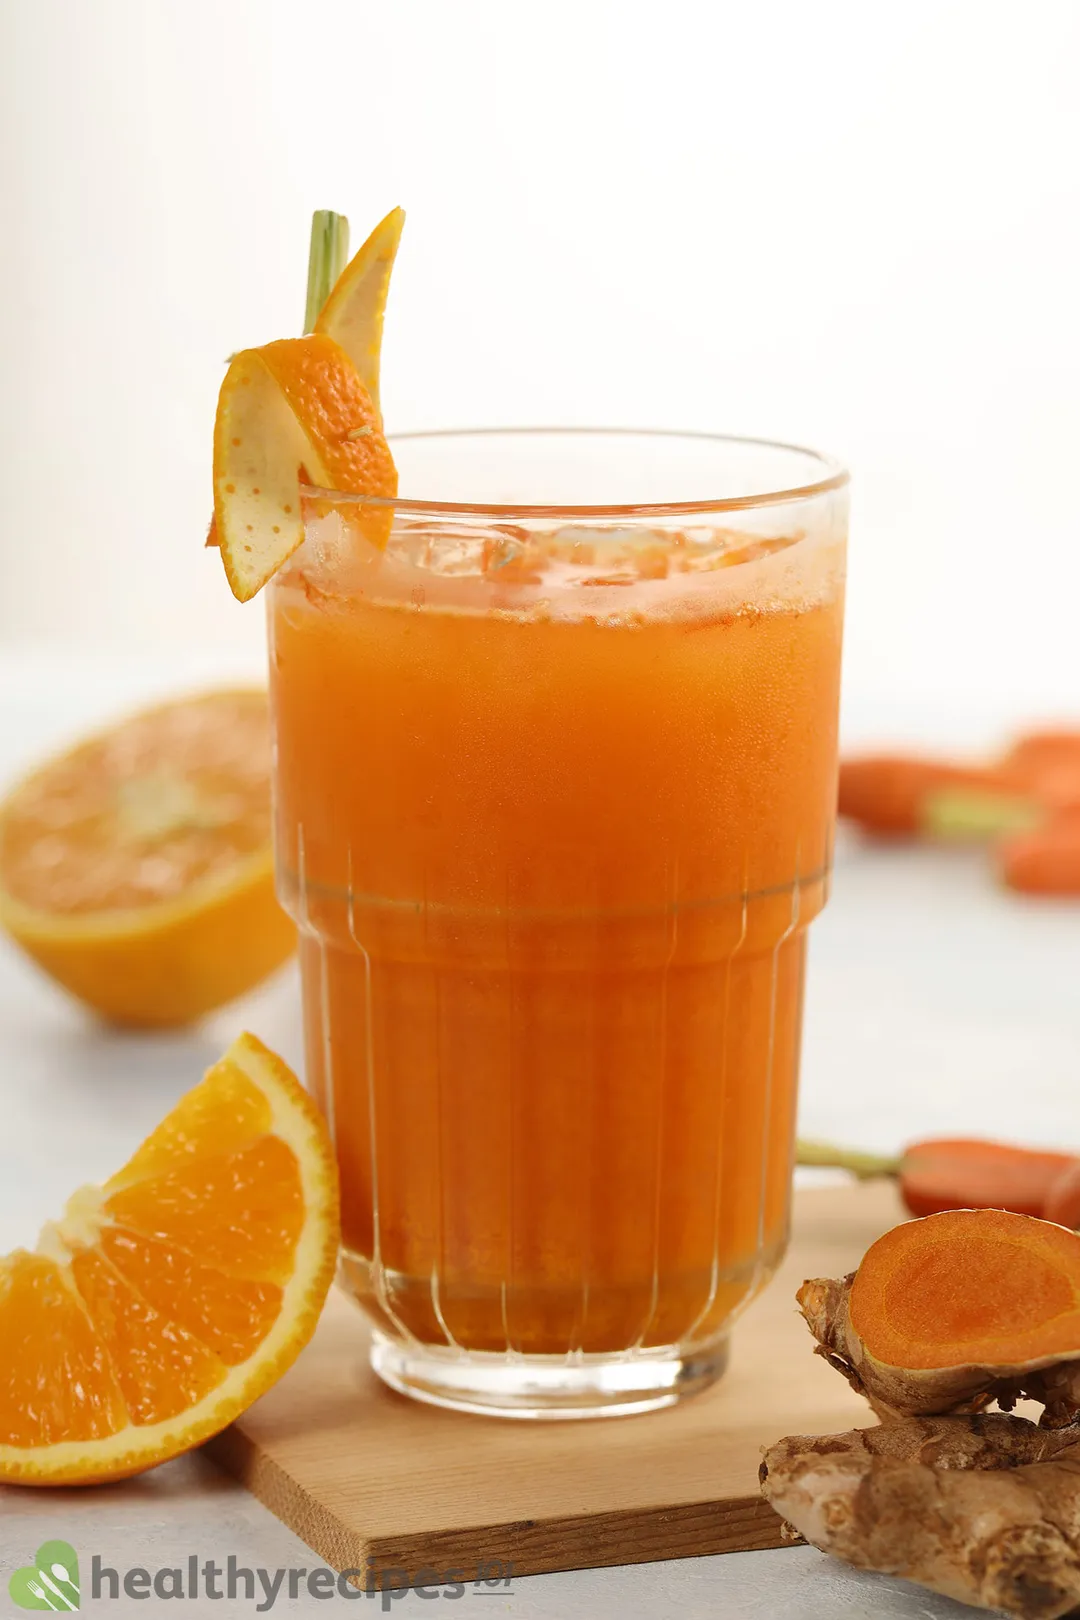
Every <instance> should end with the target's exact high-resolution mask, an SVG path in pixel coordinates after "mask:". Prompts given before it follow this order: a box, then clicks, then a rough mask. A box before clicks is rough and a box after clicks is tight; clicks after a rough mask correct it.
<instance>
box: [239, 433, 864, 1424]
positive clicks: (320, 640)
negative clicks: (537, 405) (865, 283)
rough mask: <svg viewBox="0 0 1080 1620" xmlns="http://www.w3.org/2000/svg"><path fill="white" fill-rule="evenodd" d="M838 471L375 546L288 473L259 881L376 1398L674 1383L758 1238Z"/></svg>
mask: <svg viewBox="0 0 1080 1620" xmlns="http://www.w3.org/2000/svg"><path fill="white" fill-rule="evenodd" d="M792 454H794V452H792ZM807 459H810V458H807ZM815 470H817V471H818V473H819V476H820V477H821V478H822V479H824V478H825V474H822V473H821V472H820V467H819V468H816V469H815ZM837 476H839V475H837ZM804 481H805V480H804ZM841 482H842V480H841ZM843 495H844V492H843V490H842V488H837V487H836V484H835V482H834V483H833V484H832V485H828V486H825V485H824V484H823V487H822V489H821V491H820V492H817V491H812V492H811V493H810V494H809V495H805V496H804V497H803V498H802V499H801V500H793V501H791V502H789V503H788V505H787V506H785V505H784V504H782V503H781V504H778V505H776V506H775V509H768V508H767V509H766V516H767V518H768V522H767V524H766V525H764V526H763V524H762V522H761V513H760V512H755V511H753V509H751V514H750V515H751V516H752V517H754V518H756V519H757V526H756V528H752V529H748V528H747V527H746V523H747V517H746V515H745V513H744V512H743V510H742V509H738V510H737V511H735V512H734V513H731V514H728V513H726V512H724V511H719V512H712V511H708V510H705V511H703V512H702V514H701V515H695V516H694V517H693V518H692V520H689V521H688V519H687V517H686V516H685V515H684V514H682V513H680V514H679V515H678V516H677V517H676V516H672V515H667V516H664V517H663V519H662V520H661V519H660V518H659V517H656V516H644V517H643V516H641V515H639V514H636V513H635V514H634V515H633V516H632V517H630V518H625V519H624V518H610V517H604V518H600V517H596V518H594V517H591V516H590V515H589V513H588V509H585V511H584V512H578V513H577V514H576V515H575V516H573V517H571V518H569V519H564V520H562V521H560V520H557V519H551V518H548V519H546V520H545V519H544V518H540V517H530V518H528V519H519V518H517V517H515V516H514V515H513V514H511V519H510V521H507V519H506V518H503V517H500V518H494V517H491V516H487V515H485V516H477V515H475V514H468V513H464V514H453V515H451V514H447V515H439V514H436V515H431V514H428V513H424V512H421V513H413V514H410V513H409V512H408V511H407V510H403V509H402V506H403V504H404V503H400V504H399V510H398V513H397V515H396V517H395V522H394V529H393V532H392V534H391V538H390V541H389V544H388V546H387V549H386V551H385V553H378V552H376V551H375V550H374V549H373V548H371V547H370V546H369V545H368V544H367V542H366V541H362V540H359V539H358V538H357V537H356V535H355V531H354V530H351V529H350V525H349V522H348V513H347V510H346V505H347V503H346V502H345V501H344V499H342V501H341V503H340V505H339V506H337V507H335V506H332V505H331V504H330V503H327V502H320V503H319V506H318V509H317V512H316V510H315V508H314V504H313V508H312V515H311V516H310V517H309V522H308V539H307V542H306V543H305V545H304V547H303V548H302V549H301V551H300V552H298V553H297V554H296V556H295V558H294V559H293V561H292V563H291V564H290V566H289V567H288V568H287V570H286V571H285V572H284V574H283V575H281V576H279V578H278V580H277V581H276V582H275V585H274V587H273V590H272V599H271V608H270V612H271V663H272V696H273V709H274V716H275V729H276V750H277V760H276V771H277V775H276V792H277V802H276V822H277V840H278V860H279V882H280V891H281V895H282V898H283V901H284V903H285V904H286V906H287V907H288V909H289V911H290V912H291V914H292V916H293V917H294V918H295V919H296V921H297V923H298V925H299V928H300V932H301V947H300V949H301V970H302V977H303V990H304V1004H305V1027H306V1040H307V1067H308V1076H309V1083H310V1084H311V1085H312V1087H313V1089H314V1091H315V1093H316V1095H317V1096H318V1098H319V1100H320V1102H321V1104H322V1106H323V1108H324V1110H325V1112H326V1114H327V1117H328V1119H329V1121H330V1124H331V1128H332V1131H333V1135H334V1140H335V1143H336V1147H337V1154H338V1161H339V1165H340V1171H341V1185H342V1206H343V1207H342V1218H343V1243H344V1253H343V1260H342V1279H343V1282H344V1284H345V1287H346V1288H347V1289H348V1290H349V1291H350V1292H352V1293H353V1294H354V1296H355V1297H356V1298H357V1299H358V1300H360V1302H361V1303H362V1304H363V1305H364V1306H365V1308H366V1309H367V1311H368V1312H369V1314H370V1315H371V1316H372V1318H373V1319H374V1321H375V1324H376V1327H377V1335H376V1352H375V1360H376V1365H377V1367H378V1369H379V1371H380V1372H382V1373H383V1375H384V1376H385V1377H387V1378H388V1379H389V1381H391V1382H393V1383H397V1384H398V1385H399V1386H400V1387H404V1388H409V1389H411V1391H412V1393H419V1394H421V1395H422V1396H426V1397H427V1398H429V1399H435V1400H440V1401H444V1402H447V1403H449V1404H456V1405H459V1406H465V1407H469V1408H471V1409H480V1410H487V1409H492V1410H506V1411H511V1412H524V1413H527V1414H528V1415H533V1416H536V1415H552V1414H554V1415H558V1414H559V1413H560V1412H571V1411H573V1412H581V1411H602V1410H619V1411H626V1410H632V1409H638V1408H641V1407H644V1406H648V1405H655V1404H658V1403H660V1402H662V1401H666V1400H671V1399H674V1398H676V1396H677V1395H678V1394H680V1393H682V1392H684V1390H686V1389H689V1388H693V1387H697V1385H699V1384H700V1383H703V1382H707V1381H708V1380H709V1379H710V1378H712V1377H714V1376H715V1375H716V1372H717V1371H718V1370H719V1368H720V1366H722V1363H723V1353H724V1351H723V1346H724V1340H725V1338H726V1335H727V1332H728V1329H729V1325H730V1322H731V1319H732V1316H733V1315H734V1313H735V1312H736V1311H737V1310H738V1309H739V1308H740V1307H741V1306H742V1305H743V1304H745V1302H746V1301H747V1300H748V1299H749V1298H750V1297H751V1296H752V1295H753V1294H754V1293H755V1291H756V1290H757V1289H758V1288H760V1287H761V1285H762V1284H763V1283H764V1282H765V1280H767V1278H768V1277H769V1275H770V1274H771V1272H772V1271H773V1269H774V1268H775V1266H776V1264H777V1262H778V1260H779V1258H780V1256H781V1254H782V1251H783V1248H784V1245H785V1242H786V1238H787V1229H788V1211H789V1190H790V1182H791V1169H792V1152H793V1137H794V1127H795V1102H796V1085H797V1075H798V1063H799V1036H800V1021H801V1013H802V996H803V977H804V963H805V953H806V927H807V924H808V923H809V922H810V921H811V920H812V919H813V917H814V916H816V914H817V912H818V911H819V910H820V909H821V906H822V904H823V902H824V899H825V895H826V890H827V883H828V872H829V862H830V851H831V839H832V827H833V814H834V804H835V796H836V716H837V702H838V682H839V669H840V639H841V615H842V571H843V518H844V514H843Z"/></svg>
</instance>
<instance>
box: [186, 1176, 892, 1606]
mask: <svg viewBox="0 0 1080 1620" xmlns="http://www.w3.org/2000/svg"><path fill="white" fill-rule="evenodd" d="M902 1218H903V1212H902V1210H901V1208H900V1205H899V1202H898V1199H897V1197H896V1194H895V1192H894V1191H893V1189H892V1188H891V1187H890V1186H888V1185H883V1184H876V1185H871V1186H865V1187H856V1186H852V1187H837V1188H832V1187H830V1188H823V1189H808V1190H806V1191H803V1192H800V1193H799V1194H798V1195H797V1196H796V1200H795V1226H794V1239H793V1243H792V1247H791V1251H790V1253H789V1255H788V1258H787V1260H786V1262H785V1264H784V1266H783V1267H782V1269H781V1271H780V1273H779V1275H778V1276H777V1277H776V1278H775V1279H774V1281H773V1282H772V1284H771V1286H770V1287H769V1288H768V1290H767V1291H766V1293H765V1294H764V1295H763V1296H762V1298H761V1299H759V1300H758V1301H757V1302H756V1303H755V1304H754V1305H753V1306H752V1307H751V1309H750V1310H749V1311H748V1312H747V1315H746V1317H745V1319H744V1320H743V1321H741V1322H740V1323H739V1324H738V1325H737V1327H736V1329H735V1332H734V1336H733V1342H732V1355H731V1364H730V1366H729V1368H728V1371H727V1373H726V1374H725V1375H724V1377H723V1378H722V1379H721V1380H720V1382H719V1383H718V1384H716V1385H715V1386H714V1387H713V1388H712V1389H711V1390H709V1391H707V1392H706V1393H705V1394H702V1395H698V1396H695V1397H693V1398H692V1399H689V1400H686V1401H684V1402H682V1403H681V1404H680V1405H678V1406H675V1407H670V1408H668V1409H666V1410H664V1411H660V1412H653V1413H648V1414H644V1415H642V1416H638V1417H624V1418H604V1419H599V1420H597V1421H595V1422H566V1423H551V1422H545V1423H529V1422H521V1421H517V1422H512V1421H508V1420H506V1419H502V1418H487V1417H473V1416H468V1415H462V1414H458V1413H454V1412H446V1411H441V1410H439V1409H438V1408H435V1407H430V1406H422V1405H420V1404H419V1403H418V1402H415V1401H411V1400H409V1399H408V1398H406V1397H405V1396H402V1395H397V1394H394V1393H393V1392H392V1391H391V1390H389V1389H387V1388H385V1386H384V1385H383V1384H382V1383H381V1382H380V1381H379V1380H378V1379H377V1378H376V1377H375V1375H374V1373H372V1372H371V1370H370V1368H369V1367H368V1364H367V1338H368V1334H367V1328H366V1326H365V1324H364V1321H363V1319H362V1317H361V1316H360V1314H359V1312H358V1311H357V1310H356V1308H355V1306H353V1305H352V1304H351V1303H349V1302H348V1301H347V1300H345V1299H344V1298H342V1297H341V1296H340V1295H338V1294H336V1293H335V1294H334V1295H332V1296H331V1299H330V1301H329V1303H328V1305H327V1308H326V1311H325V1313H324V1316H323V1319H322V1322H321V1323H320V1325H319V1329H318V1331H317V1333H316V1335H315V1338H314V1339H313V1341H312V1343H311V1344H310V1345H309V1346H308V1348H307V1349H306V1350H305V1351H304V1353H303V1355H302V1356H301V1357H300V1359H299V1361H298V1362H297V1364H296V1366H295V1367H294V1368H293V1369H292V1371H291V1372H289V1373H287V1374H286V1376H285V1377H284V1378H283V1379H282V1381H281V1382H280V1383H279V1384H278V1385H277V1386H276V1388H274V1389H273V1390H271V1391H270V1393H269V1394H267V1395H265V1396H263V1398H262V1400H260V1401H258V1402H257V1403H256V1404H255V1406H253V1407H252V1408H251V1410H250V1411H249V1412H247V1413H246V1414H245V1415H244V1417H242V1418H241V1419H240V1421H239V1422H238V1423H236V1424H234V1425H233V1427H232V1428H231V1429H228V1430H226V1431H225V1433H224V1434H223V1435H220V1436H218V1438H217V1440H215V1441H213V1442H212V1443H211V1450H212V1454H213V1455H214V1456H215V1457H216V1458H217V1459H218V1461H219V1462H221V1463H222V1464H223V1465H224V1466H225V1467H226V1468H227V1469H228V1470H229V1471H230V1472H231V1473H234V1474H235V1475H236V1476H237V1477H238V1478H239V1479H240V1480H241V1481H242V1482H243V1483H244V1484H245V1485H247V1486H248V1488H249V1489H250V1490H251V1491H253V1492H254V1494H255V1495H256V1496H257V1497H258V1498H259V1499H260V1501H262V1502H264V1503H265V1504H266V1506H267V1507H268V1508H269V1509H270V1510H271V1512H272V1513H275V1514H276V1515H277V1517H278V1518H279V1519H281V1520H283V1521H284V1523H285V1524H287V1525H288V1526H289V1528H290V1529H292V1530H294V1531H295V1532H296V1533H297V1535H299V1536H300V1537H301V1538H302V1539H303V1540H304V1541H305V1542H306V1543H307V1544H308V1546H310V1547H311V1548H312V1549H313V1550H314V1551H315V1552H316V1553H317V1554H318V1555H319V1557H320V1558H321V1559H323V1560H324V1561H325V1562H326V1563H327V1564H329V1565H331V1566H332V1567H333V1568H335V1569H337V1570H339V1571H340V1570H343V1569H353V1570H364V1571H367V1572H368V1575H367V1579H368V1580H369V1581H371V1580H372V1578H373V1577H372V1576H371V1573H370V1569H371V1567H372V1566H373V1567H374V1570H375V1571H376V1575H375V1577H374V1579H375V1581H376V1582H378V1581H379V1580H382V1582H383V1584H386V1585H406V1584H409V1582H410V1581H415V1580H416V1579H417V1576H418V1575H420V1572H421V1571H426V1572H429V1573H427V1574H425V1575H424V1576H423V1577H422V1579H424V1580H425V1581H426V1582H430V1583H431V1584H435V1583H434V1581H433V1580H432V1576H431V1574H430V1572H431V1571H435V1572H436V1574H437V1575H438V1577H439V1578H440V1579H442V1580H447V1579H453V1578H454V1577H453V1576H452V1575H451V1574H449V1573H448V1572H451V1571H455V1570H461V1571H465V1572H466V1573H465V1575H464V1577H463V1578H464V1579H465V1580H467V1581H472V1580H475V1579H476V1578H477V1577H478V1573H479V1574H481V1575H482V1574H483V1572H484V1571H490V1572H491V1573H492V1574H493V1575H495V1574H497V1573H498V1572H499V1571H503V1572H510V1571H512V1573H513V1574H514V1575H532V1574H540V1573H542V1572H545V1571H549V1570H559V1569H581V1568H586V1567H598V1566H601V1565H605V1564H628V1563H642V1562H645V1561H648V1560H650V1559H657V1558H687V1557H692V1556H695V1555H697V1554H700V1553H716V1552H736V1551H741V1550H748V1549H752V1548H761V1547H778V1546H780V1545H781V1544H782V1543H781V1538H780V1520H779V1519H778V1518H777V1517H776V1515H775V1513H774V1512H773V1511H772V1509H771V1508H770V1507H768V1506H767V1505H766V1503H765V1502H763V1501H762V1499H761V1497H760V1495H759V1494H758V1483H757V1471H758V1464H759V1462H760V1460H761V1450H762V1447H763V1446H765V1445H768V1444H770V1443H771V1442H772V1441H774V1440H777V1439H779V1438H780V1436H782V1435H785V1434H798V1433H827V1432H830V1431H833V1430H841V1429H850V1428H852V1427H854V1426H856V1425H859V1424H862V1425H864V1426H865V1425H866V1424H868V1423H869V1422H872V1421H873V1420H872V1418H871V1415H870V1413H869V1411H868V1409H867V1407H866V1405H865V1403H864V1402H863V1401H861V1400H860V1399H859V1398H858V1397H857V1396H855V1395H854V1394H852V1392H851V1391H850V1390H849V1389H848V1387H847V1385H846V1384H845V1382H844V1380H843V1379H842V1378H841V1377H839V1376H838V1374H837V1373H835V1372H834V1371H833V1370H832V1369H831V1368H830V1367H828V1366H826V1364H825V1363H824V1362H823V1361H822V1360H821V1359H820V1358H819V1357H817V1356H815V1355H813V1354H812V1351H811V1341H810V1337H809V1334H808V1332H807V1330H806V1327H805V1326H804V1324H803V1322H802V1320H801V1318H800V1317H799V1315H798V1313H797V1309H796V1307H795V1301H794V1291H795V1289H796V1288H797V1287H798V1285H799V1283H800V1282H801V1281H802V1279H803V1278H804V1277H814V1276H839V1275H841V1274H842V1273H844V1272H846V1271H850V1270H852V1269H853V1268H854V1267H855V1265H856V1264H857V1263H858V1260H859V1258H860V1257H861V1255H862V1254H863V1252H864V1250H865V1249H866V1248H867V1246H868V1245H869V1244H870V1243H871V1242H872V1241H873V1240H874V1238H875V1237H877V1236H878V1235H879V1234H880V1233H881V1232H883V1231H884V1230H885V1229H886V1228H887V1227H889V1226H892V1225H894V1224H895V1223H896V1222H897V1221H898V1220H900V1219H902Z"/></svg>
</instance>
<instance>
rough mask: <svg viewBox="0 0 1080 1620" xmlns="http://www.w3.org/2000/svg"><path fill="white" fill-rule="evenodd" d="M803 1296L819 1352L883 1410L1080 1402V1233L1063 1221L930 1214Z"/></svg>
mask: <svg viewBox="0 0 1080 1620" xmlns="http://www.w3.org/2000/svg"><path fill="white" fill-rule="evenodd" d="M797 1298H798V1301H799V1307H800V1309H801V1311H802V1313H803V1316H804V1317H805V1318H806V1321H807V1323H808V1324H809V1327H810V1330H811V1332H812V1333H813V1335H814V1337H815V1339H816V1340H817V1341H818V1354H820V1355H823V1356H824V1357H825V1359H826V1360H827V1361H828V1362H829V1363H830V1364H831V1365H832V1366H833V1367H835V1368H836V1369H837V1370H838V1371H839V1372H841V1373H842V1374H843V1375H844V1377H845V1378H847V1380H848V1382H849V1383H850V1384H851V1385H852V1387H853V1388H854V1389H856V1390H858V1391H859V1392H860V1393H861V1394H863V1395H865V1396H866V1398H867V1399H868V1401H869V1402H870V1405H871V1406H872V1407H873V1409H874V1411H875V1412H876V1413H877V1415H878V1416H879V1417H881V1418H886V1419H888V1418H897V1417H910V1416H922V1415H927V1414H931V1413H938V1412H978V1411H981V1410H982V1409H983V1408H985V1407H986V1406H988V1405H989V1404H990V1403H991V1402H992V1401H995V1400H996V1401H997V1402H998V1404H999V1405H1000V1406H1003V1407H1006V1408H1008V1407H1011V1406H1012V1405H1013V1404H1014V1403H1015V1402H1016V1401H1017V1400H1019V1399H1020V1398H1021V1397H1025V1396H1026V1397H1028V1398H1029V1399H1032V1400H1036V1401H1039V1402H1040V1403H1041V1404H1042V1405H1043V1406H1044V1407H1045V1411H1044V1412H1043V1416H1042V1423H1043V1426H1044V1427H1047V1428H1058V1427H1061V1426H1063V1425H1065V1424H1069V1423H1073V1422H1075V1421H1076V1419H1077V1416H1078V1414H1080V1235H1078V1234H1077V1233H1075V1232H1069V1231H1066V1230H1065V1229H1064V1228H1063V1227H1060V1226H1053V1225H1051V1224H1050V1223H1049V1222H1048V1221H1040V1220H1035V1219H1034V1218H1033V1217H1031V1216H1028V1215H1015V1214H1011V1213H1009V1212H1007V1211H1005V1210H997V1209H960V1210H950V1211H947V1212H945V1213H942V1214H940V1215H928V1216H926V1217H925V1219H923V1220H917V1221H908V1222H906V1223H905V1224H904V1225H902V1226H897V1227H894V1228H893V1230H892V1231H891V1232H886V1234H885V1236H884V1237H881V1238H879V1239H878V1240H877V1242H876V1243H874V1244H872V1245H871V1246H870V1248H869V1249H868V1250H867V1252H866V1254H865V1255H864V1257H863V1260H862V1263H861V1265H860V1266H859V1269H858V1271H856V1272H853V1273H852V1274H851V1275H850V1276H849V1277H845V1278H842V1279H839V1280H830V1279H826V1278H816V1279H812V1280H811V1281H808V1282H805V1283H803V1285H802V1287H801V1288H800V1289H799V1292H798V1295H797ZM1078 1466H1080V1465H1078Z"/></svg>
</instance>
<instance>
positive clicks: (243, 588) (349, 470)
mask: <svg viewBox="0 0 1080 1620" xmlns="http://www.w3.org/2000/svg"><path fill="white" fill-rule="evenodd" d="M404 217H405V216H404V214H403V213H402V212H401V210H400V209H395V210H394V211H393V213H391V214H388V215H387V217H386V219H384V220H383V221H382V223H381V224H380V225H378V226H377V227H376V229H375V230H374V231H373V232H372V234H371V236H369V237H368V240H367V241H366V242H365V243H364V246H363V247H362V248H361V249H360V251H359V253H357V254H356V255H355V257H354V258H353V259H352V260H351V261H350V263H349V264H348V265H346V267H345V269H344V271H343V272H342V274H341V276H340V277H339V278H338V281H337V283H336V285H335V286H334V288H333V290H332V292H331V294H330V297H329V299H328V300H327V302H326V304H325V305H324V307H323V310H322V313H321V314H320V315H319V317H318V319H317V322H316V327H315V330H314V331H313V332H311V333H309V334H308V336H306V337H302V338H284V339H281V340H280V341H278V342H276V343H267V344H264V345H263V346H262V347H261V348H257V349H245V350H243V351H242V352H241V353H240V354H237V355H234V356H233V359H232V361H231V363H230V365H229V369H228V371H227V372H226V374H225V380H224V382H223V383H222V385H221V392H220V395H219V397H218V409H217V419H216V421H215V424H214V523H213V532H212V538H214V539H216V541H217V543H218V545H219V546H220V549H221V557H222V561H223V563H224V565H225V573H226V576H227V578H228V581H229V584H230V586H231V587H232V591H233V595H234V596H236V597H238V598H239V600H240V601H241V602H246V601H248V600H250V598H251V597H252V596H254V595H255V594H256V592H258V591H259V590H261V589H262V587H263V586H264V585H265V584H266V582H267V580H268V579H270V578H271V577H272V575H274V574H275V573H276V572H277V571H278V569H279V568H280V567H281V566H282V564H283V563H285V562H286V561H287V560H288V558H289V557H290V556H291V555H292V553H293V552H294V551H295V550H296V549H297V547H298V546H299V545H300V544H301V542H302V541H303V538H304V525H303V513H302V509H301V499H302V495H301V486H302V484H304V483H308V484H317V485H321V486H322V487H323V488H325V489H334V490H340V491H342V492H344V493H346V494H353V495H373V496H377V497H382V498H385V497H390V496H393V495H396V494H397V471H396V469H395V467H394V462H393V458H392V456H391V454H390V450H389V447H388V445H387V443H386V439H385V438H384V436H383V431H382V417H381V416H380V413H379V407H378V402H377V401H378V384H379V351H380V347H381V343H382V325H383V311H384V309H385V306H386V295H387V289H388V287H389V282H390V272H391V269H392V267H393V263H394V256H395V254H396V252H397V245H398V241H399V239H400V236H401V227H402V224H403V222H404ZM350 521H351V523H352V525H353V527H355V529H356V530H357V531H358V532H359V533H360V534H361V535H362V536H363V537H364V538H365V539H366V540H368V541H369V542H371V543H372V544H373V545H376V546H379V547H382V546H384V545H385V544H386V541H387V538H388V536H389V533H390V526H391V523H392V521H393V515H392V512H391V510H390V508H389V507H378V506H364V505H358V506H357V508H356V510H355V512H354V513H352V514H351V515H350Z"/></svg>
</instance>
